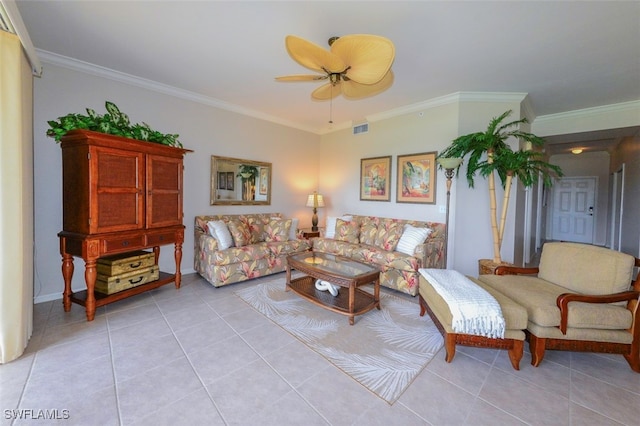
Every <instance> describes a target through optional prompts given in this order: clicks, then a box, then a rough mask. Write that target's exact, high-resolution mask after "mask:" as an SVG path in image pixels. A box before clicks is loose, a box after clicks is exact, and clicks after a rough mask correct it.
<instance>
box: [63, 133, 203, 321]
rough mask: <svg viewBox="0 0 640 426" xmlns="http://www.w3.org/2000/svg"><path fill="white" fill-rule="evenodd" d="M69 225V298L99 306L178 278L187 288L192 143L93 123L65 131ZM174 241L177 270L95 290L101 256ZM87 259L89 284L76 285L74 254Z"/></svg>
mask: <svg viewBox="0 0 640 426" xmlns="http://www.w3.org/2000/svg"><path fill="white" fill-rule="evenodd" d="M61 147H62V183H63V191H62V198H63V215H62V216H63V218H62V219H63V220H62V222H63V230H62V231H61V232H60V233H59V234H58V237H59V238H60V254H61V255H62V276H63V279H64V292H63V305H64V310H65V311H66V312H68V311H70V310H71V303H78V304H80V305H82V306H84V307H85V311H86V315H87V320H88V321H92V320H93V319H94V317H95V310H96V308H97V307H99V306H103V305H106V304H108V303H112V302H115V301H117V300H121V299H124V298H126V297H130V296H133V295H135V294H139V293H142V292H144V291H147V290H151V289H153V288H157V287H160V286H162V285H165V284H168V283H171V282H175V286H176V288H179V287H180V280H181V273H180V262H181V260H182V244H183V242H184V225H183V223H182V221H183V211H182V191H183V189H182V176H183V156H184V155H185V154H186V153H187V152H192V151H190V150H186V149H182V148H174V147H169V146H165V145H160V144H156V143H151V142H144V141H137V140H134V139H128V138H123V137H118V136H112V135H107V134H103V133H98V132H92V131H87V130H72V131H70V132H68V133H67V135H65V136H64V137H63V138H62V144H61ZM167 244H173V245H174V258H175V272H174V273H166V272H160V278H159V279H158V280H156V281H152V282H148V283H146V284H143V285H140V286H138V287H133V288H129V289H126V290H123V291H120V292H117V293H113V294H110V295H103V294H100V293H98V294H95V292H94V288H95V282H96V277H97V270H96V263H97V260H98V259H99V258H100V257H103V256H108V255H113V254H118V253H126V252H133V251H138V250H140V249H145V248H152V249H153V252H154V254H155V261H156V264H157V263H158V257H159V255H160V246H163V245H167ZM74 256H76V257H81V258H82V259H83V260H84V262H85V273H84V278H85V283H86V290H83V291H79V292H76V293H74V292H72V290H71V280H72V277H73V272H74V265H73V257H74Z"/></svg>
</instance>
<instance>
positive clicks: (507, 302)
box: [419, 275, 528, 370]
mask: <svg viewBox="0 0 640 426" xmlns="http://www.w3.org/2000/svg"><path fill="white" fill-rule="evenodd" d="M467 278H469V279H470V280H471V281H473V282H474V283H476V284H477V285H478V286H479V287H482V288H483V289H485V290H486V291H487V292H488V293H489V294H491V295H492V296H493V297H494V298H495V299H496V300H497V301H498V303H499V304H500V308H501V309H502V316H503V317H504V320H505V333H504V338H503V339H500V338H490V337H484V336H477V335H472V334H461V333H456V332H455V331H454V330H453V328H452V327H451V322H452V315H451V312H450V311H449V307H448V305H447V303H446V302H445V301H444V299H442V297H441V296H440V295H439V294H438V293H437V292H436V291H435V290H434V288H433V287H432V286H431V284H429V282H428V281H427V280H426V279H425V277H423V276H422V275H420V283H419V298H420V316H424V313H425V312H428V313H429V316H430V317H431V319H432V320H433V322H434V323H435V324H436V326H437V327H438V329H439V330H440V333H442V336H443V337H444V344H445V350H446V358H445V360H446V361H447V362H451V361H452V360H453V357H454V356H455V353H456V345H457V344H458V345H463V346H475V347H481V348H497V349H507V350H508V352H509V359H510V360H511V365H512V366H513V368H514V369H515V370H519V369H520V360H521V359H522V351H523V348H524V340H525V334H524V331H523V330H525V329H526V328H527V319H528V317H527V311H526V309H525V308H523V307H522V306H520V305H519V304H517V303H516V302H514V301H513V300H511V299H509V298H508V297H507V296H505V295H503V294H502V293H500V292H498V291H497V290H494V289H493V288H491V287H489V286H487V285H485V284H483V283H482V282H480V281H478V280H477V279H475V278H472V277H467Z"/></svg>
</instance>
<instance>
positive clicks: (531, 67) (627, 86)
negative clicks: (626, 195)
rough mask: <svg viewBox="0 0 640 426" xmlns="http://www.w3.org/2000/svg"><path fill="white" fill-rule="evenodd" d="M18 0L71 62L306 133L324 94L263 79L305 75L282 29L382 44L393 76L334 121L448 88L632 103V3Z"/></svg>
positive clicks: (635, 45)
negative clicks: (369, 37)
mask: <svg viewBox="0 0 640 426" xmlns="http://www.w3.org/2000/svg"><path fill="white" fill-rule="evenodd" d="M17 5H18V8H19V11H20V13H21V15H22V18H23V20H24V22H25V24H26V26H27V29H28V31H29V34H30V36H31V39H32V41H33V43H34V45H35V46H36V48H37V49H38V50H39V51H40V53H41V55H43V56H45V57H46V56H47V55H50V54H55V55H62V56H63V57H68V58H73V59H75V60H78V61H83V62H86V63H89V64H93V65H97V66H99V67H104V68H108V69H111V70H115V71H118V72H120V73H125V74H128V75H131V76H135V77H137V78H140V79H145V80H148V81H152V82H156V83H159V84H161V85H166V86H168V87H172V88H176V89H179V90H180V91H183V93H187V94H189V95H194V96H197V97H199V98H200V99H203V100H205V101H206V102H208V103H210V104H213V105H217V106H221V107H223V108H228V109H231V110H235V111H240V112H244V113H248V114H250V115H254V116H259V117H262V118H266V119H269V120H273V121H276V122H280V123H283V124H287V125H291V126H294V127H298V128H301V129H305V130H309V131H313V132H317V133H324V132H326V131H328V130H329V125H328V120H329V110H330V106H329V103H328V102H316V101H312V100H311V98H310V93H311V91H312V90H313V89H315V88H316V87H318V85H319V84H321V83H318V82H316V83H312V82H305V83H280V82H276V81H275V80H274V77H276V76H282V75H288V74H304V73H307V72H308V70H306V69H304V68H303V67H301V66H300V65H298V64H297V63H296V62H294V61H293V60H292V59H291V58H290V57H289V56H288V54H287V52H286V50H285V46H284V38H285V36H286V35H287V34H294V35H298V36H300V37H303V38H305V39H307V40H310V41H312V42H315V43H317V44H319V45H321V46H327V44H326V41H327V39H328V38H329V37H331V36H334V35H337V36H340V35H345V34H355V33H368V34H377V35H382V36H385V37H388V38H389V39H391V40H392V41H393V42H394V44H395V47H396V59H395V62H394V64H393V67H392V69H393V71H394V74H395V83H394V84H393V86H392V87H391V88H390V89H389V90H387V91H386V92H384V93H382V94H380V95H378V96H374V97H371V98H367V99H363V100H357V101H349V100H346V99H344V98H342V97H340V98H337V99H335V100H334V101H333V106H332V115H333V121H334V122H335V123H336V124H335V126H340V125H344V123H348V124H350V123H351V122H352V121H355V122H357V121H361V120H363V119H365V118H366V117H370V116H372V115H375V114H381V113H388V112H390V111H393V110H396V109H401V108H406V107H408V106H411V105H415V104H420V103H423V102H425V101H429V100H432V99H436V98H438V97H441V96H446V95H450V94H452V93H455V92H461V91H465V92H520V93H528V94H529V100H530V103H531V106H532V108H533V110H534V112H535V114H536V115H537V116H541V115H548V114H555V113H560V112H565V111H572V110H577V109H583V108H590V107H596V106H603V105H610V104H616V103H620V102H627V101H634V100H638V99H640V2H638V1H629V2H620V1H614V2H611V1H605V2H562V1H545V2H525V1H506V2H505V1H503V2H486V1H469V2H453V1H449V2H437V1H411V2H400V1H393V2H378V1H341V2H331V1H316V2H303V1H284V2H283V1H281V2H274V1H257V2H248V1H224V2H223V1H115V0H111V1H59V0H46V1H35V0H18V1H17ZM58 59H60V58H58ZM62 59H63V60H66V59H64V58H62ZM46 72H47V71H46V64H45V69H44V73H46ZM115 101H116V102H117V100H115ZM635 131H637V128H636V129H635ZM601 136H602V135H598V138H601Z"/></svg>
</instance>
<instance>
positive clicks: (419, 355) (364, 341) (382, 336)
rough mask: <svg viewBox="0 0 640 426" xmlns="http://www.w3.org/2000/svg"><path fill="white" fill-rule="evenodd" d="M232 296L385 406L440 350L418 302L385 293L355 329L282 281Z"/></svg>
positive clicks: (436, 334)
mask: <svg viewBox="0 0 640 426" xmlns="http://www.w3.org/2000/svg"><path fill="white" fill-rule="evenodd" d="M365 288H366V287H365ZM341 291H344V289H341ZM236 294H237V295H238V296H239V297H240V298H241V299H243V300H244V301H245V302H247V303H248V304H249V305H251V306H252V307H253V308H255V309H256V310H257V311H258V312H260V313H262V314H263V315H264V316H266V317H267V318H269V319H271V321H273V322H274V323H276V324H277V325H279V326H280V327H282V328H283V329H284V330H286V331H287V332H289V333H291V334H292V335H293V336H295V337H296V338H297V339H298V340H300V341H301V342H303V343H304V344H306V345H307V346H308V347H310V348H311V349H313V350H314V351H316V352H317V353H319V354H320V355H322V356H323V357H324V358H326V359H327V360H329V361H330V362H331V363H332V364H334V365H335V366H336V367H338V368H339V369H341V370H342V371H344V372H345V373H346V374H348V375H349V376H351V377H352V378H353V379H355V380H356V381H358V382H359V383H360V384H361V385H363V386H365V387H366V388H368V389H369V390H370V391H372V392H373V393H375V394H376V395H378V396H379V397H380V398H382V399H384V400H385V401H387V402H388V403H389V404H393V403H394V402H395V401H396V400H397V399H398V398H399V397H400V395H402V393H403V392H404V391H405V389H407V387H409V385H410V384H411V383H412V382H413V380H414V379H415V378H416V376H417V375H418V374H420V372H421V371H422V370H423V369H424V367H425V366H426V365H427V364H428V363H429V361H430V360H431V359H432V358H433V356H434V355H435V353H436V352H438V350H439V349H440V348H441V347H442V346H443V340H442V336H441V335H440V333H439V332H438V329H437V328H436V326H435V325H434V324H433V322H432V321H431V319H430V318H429V316H428V315H425V316H424V317H421V316H419V313H420V307H419V306H418V304H417V303H412V302H410V301H407V300H403V299H402V298H400V297H396V296H394V295H391V294H387V293H386V292H381V294H380V304H381V310H377V309H373V310H371V311H369V312H367V313H365V314H363V315H359V316H356V322H355V324H354V325H349V320H348V317H347V316H344V315H340V314H337V313H335V312H331V311H329V310H326V309H323V308H321V307H319V306H316V305H314V304H312V303H310V302H309V301H307V300H305V299H303V298H301V297H300V296H298V295H296V294H295V293H293V292H292V291H288V292H287V291H285V283H284V280H283V279H280V280H277V281H270V282H267V283H263V284H258V285H255V286H252V287H248V288H245V289H242V290H239V291H237V292H236Z"/></svg>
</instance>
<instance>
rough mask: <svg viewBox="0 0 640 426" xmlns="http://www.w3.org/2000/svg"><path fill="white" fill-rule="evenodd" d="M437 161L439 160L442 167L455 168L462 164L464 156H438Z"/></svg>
mask: <svg viewBox="0 0 640 426" xmlns="http://www.w3.org/2000/svg"><path fill="white" fill-rule="evenodd" d="M437 161H438V164H440V167H442V168H443V169H455V168H456V167H458V166H459V165H460V164H462V158H455V157H450V158H438V160H437Z"/></svg>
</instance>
